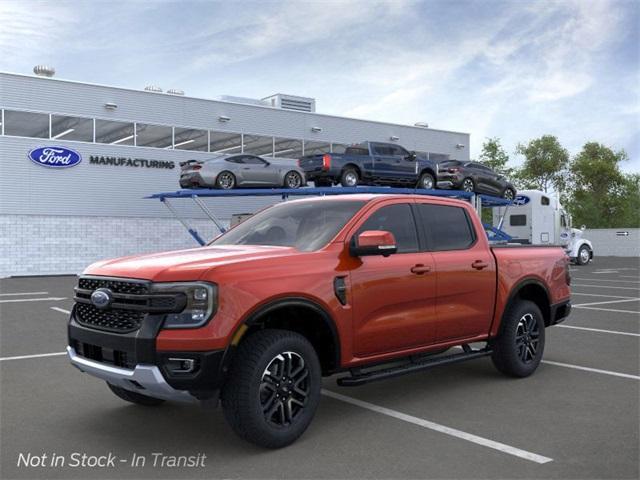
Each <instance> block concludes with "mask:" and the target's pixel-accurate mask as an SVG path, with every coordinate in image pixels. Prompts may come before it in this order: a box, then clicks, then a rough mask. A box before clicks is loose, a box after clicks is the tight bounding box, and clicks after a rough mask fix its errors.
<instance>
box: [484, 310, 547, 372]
mask: <svg viewBox="0 0 640 480" xmlns="http://www.w3.org/2000/svg"><path fill="white" fill-rule="evenodd" d="M544 339H545V327H544V317H543V316H542V312H540V309H539V308H538V306H537V305H536V304H535V303H533V302H530V301H528V300H520V301H516V303H514V304H513V305H512V306H510V307H509V308H508V310H507V311H506V312H505V314H504V316H503V318H502V328H501V333H500V336H499V337H498V338H497V339H496V340H495V341H494V342H493V343H492V348H493V353H492V354H491V360H493V364H494V365H495V367H496V368H497V369H498V370H499V371H500V372H502V373H504V374H505V375H508V376H511V377H528V376H529V375H531V374H532V373H533V372H535V370H536V368H538V365H539V364H540V361H541V360H542V355H543V353H544Z"/></svg>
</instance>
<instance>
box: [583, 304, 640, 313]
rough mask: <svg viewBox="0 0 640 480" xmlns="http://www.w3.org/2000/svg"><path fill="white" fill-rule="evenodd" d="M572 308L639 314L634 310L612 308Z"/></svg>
mask: <svg viewBox="0 0 640 480" xmlns="http://www.w3.org/2000/svg"><path fill="white" fill-rule="evenodd" d="M573 308H584V309H585V310H599V311H601V312H614V313H634V314H636V315H640V312H636V311H635V310H616V309H614V308H600V307H576V306H574V307H573Z"/></svg>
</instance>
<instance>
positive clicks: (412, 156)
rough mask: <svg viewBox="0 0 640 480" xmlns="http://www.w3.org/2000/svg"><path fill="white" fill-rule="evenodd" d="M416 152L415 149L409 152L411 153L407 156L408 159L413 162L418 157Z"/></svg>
mask: <svg viewBox="0 0 640 480" xmlns="http://www.w3.org/2000/svg"><path fill="white" fill-rule="evenodd" d="M416 158H417V157H416V152H414V151H413V150H412V151H410V152H409V155H408V156H407V160H409V161H410V162H413V161H414V160H415V159H416Z"/></svg>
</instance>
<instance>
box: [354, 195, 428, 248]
mask: <svg viewBox="0 0 640 480" xmlns="http://www.w3.org/2000/svg"><path fill="white" fill-rule="evenodd" d="M367 230H385V231H387V232H391V233H393V236H394V237H395V239H396V247H397V248H398V253H414V252H417V251H418V232H417V229H416V224H415V220H414V218H413V213H412V212H411V207H410V206H409V204H407V203H397V204H395V205H387V206H386V207H382V208H380V209H379V210H377V211H375V212H374V213H373V214H372V215H371V216H370V217H369V218H368V219H367V220H366V221H365V222H364V223H363V224H362V226H361V227H360V228H359V229H358V232H357V234H356V235H359V234H360V233H362V232H365V231H367Z"/></svg>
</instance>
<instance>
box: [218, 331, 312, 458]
mask: <svg viewBox="0 0 640 480" xmlns="http://www.w3.org/2000/svg"><path fill="white" fill-rule="evenodd" d="M228 379H229V380H228V381H227V383H226V384H225V386H224V388H223V390H222V407H223V411H224V416H225V419H226V420H227V422H228V423H229V425H230V426H231V428H233V430H234V431H235V432H236V433H237V434H238V435H239V436H240V437H242V438H244V439H245V440H247V441H249V442H251V443H254V444H256V445H260V446H263V447H267V448H280V447H284V446H286V445H289V444H291V443H293V442H294V441H295V440H296V439H297V438H298V437H299V436H300V435H302V433H304V431H305V430H306V429H307V427H308V426H309V423H311V420H312V419H313V416H314V414H315V411H316V408H317V407H318V403H319V401H320V380H321V370H320V362H319V361H318V356H317V354H316V352H315V350H314V348H313V346H312V345H311V344H310V343H309V341H308V340H307V339H306V338H305V337H303V336H302V335H300V334H298V333H295V332H290V331H287V330H276V329H266V330H260V331H258V332H256V333H254V334H252V335H251V336H249V337H248V338H247V339H246V340H245V341H243V342H242V343H241V344H240V346H239V347H238V351H237V353H236V356H235V358H234V361H233V364H232V366H231V370H230V372H229V376H228Z"/></svg>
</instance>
